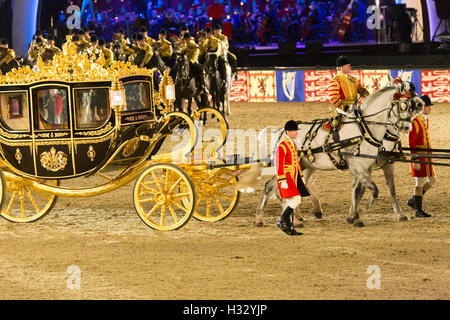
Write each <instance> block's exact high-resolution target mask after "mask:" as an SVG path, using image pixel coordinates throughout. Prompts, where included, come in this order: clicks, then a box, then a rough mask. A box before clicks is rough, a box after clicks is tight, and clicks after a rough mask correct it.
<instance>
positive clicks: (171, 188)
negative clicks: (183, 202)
mask: <svg viewBox="0 0 450 320" xmlns="http://www.w3.org/2000/svg"><path fill="white" fill-rule="evenodd" d="M181 180H182V178H181V177H180V178H178V180H177V182H175V183H174V184H173V185H172V187H170V189H169V191H168V193H171V192H173V190H175V187H176V186H177V185H178V184H179V183H180V181H181Z"/></svg>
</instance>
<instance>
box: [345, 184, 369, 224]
mask: <svg viewBox="0 0 450 320" xmlns="http://www.w3.org/2000/svg"><path fill="white" fill-rule="evenodd" d="M365 191H366V187H365V186H364V185H363V184H362V183H361V181H360V179H358V178H356V177H353V183H352V204H351V205H350V212H349V216H348V217H347V219H346V220H347V223H349V224H353V225H354V226H355V227H363V226H364V223H363V222H361V221H359V214H358V203H359V202H360V201H361V199H362V197H363V196H364V192H365Z"/></svg>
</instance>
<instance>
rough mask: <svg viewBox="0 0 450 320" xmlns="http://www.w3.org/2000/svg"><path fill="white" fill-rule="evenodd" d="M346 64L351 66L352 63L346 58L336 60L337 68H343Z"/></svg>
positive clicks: (341, 57) (340, 57)
mask: <svg viewBox="0 0 450 320" xmlns="http://www.w3.org/2000/svg"><path fill="white" fill-rule="evenodd" d="M346 64H350V61H349V60H348V58H347V57H346V56H339V57H338V58H337V59H336V67H342V66H345V65H346Z"/></svg>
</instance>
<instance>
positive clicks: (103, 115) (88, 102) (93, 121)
mask: <svg viewBox="0 0 450 320" xmlns="http://www.w3.org/2000/svg"><path fill="white" fill-rule="evenodd" d="M75 106H76V110H77V112H76V115H77V128H79V129H88V128H98V127H101V126H102V125H103V124H105V122H106V121H108V119H109V117H110V115H111V110H110V108H109V96H108V89H107V88H98V89H82V90H76V91H75Z"/></svg>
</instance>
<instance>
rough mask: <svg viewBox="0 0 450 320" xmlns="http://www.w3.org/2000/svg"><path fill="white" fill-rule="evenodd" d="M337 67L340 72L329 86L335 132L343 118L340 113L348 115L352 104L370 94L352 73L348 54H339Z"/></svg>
mask: <svg viewBox="0 0 450 320" xmlns="http://www.w3.org/2000/svg"><path fill="white" fill-rule="evenodd" d="M336 69H337V70H338V74H337V75H336V76H335V77H334V78H333V80H332V81H331V83H330V85H329V87H328V91H329V92H328V93H329V101H330V103H331V104H332V105H331V106H330V108H329V110H330V112H331V121H330V124H331V131H332V132H333V133H337V131H339V126H340V118H341V117H340V116H339V114H341V115H346V112H349V111H351V110H352V106H353V105H355V104H357V102H358V100H359V99H360V98H365V97H367V96H368V95H369V92H368V91H367V90H366V89H365V88H364V87H363V86H362V85H361V83H360V82H359V80H358V79H356V78H355V77H353V76H351V75H350V72H351V71H352V67H351V65H350V61H349V59H348V58H347V57H346V56H339V57H338V58H337V59H336ZM358 96H359V98H358ZM333 138H336V135H335V134H333ZM335 140H336V139H335Z"/></svg>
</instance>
